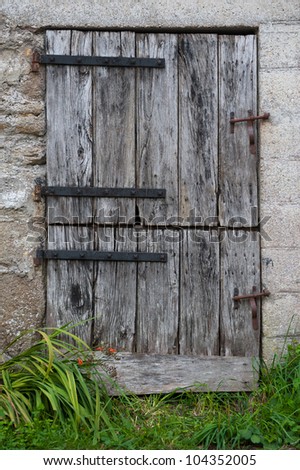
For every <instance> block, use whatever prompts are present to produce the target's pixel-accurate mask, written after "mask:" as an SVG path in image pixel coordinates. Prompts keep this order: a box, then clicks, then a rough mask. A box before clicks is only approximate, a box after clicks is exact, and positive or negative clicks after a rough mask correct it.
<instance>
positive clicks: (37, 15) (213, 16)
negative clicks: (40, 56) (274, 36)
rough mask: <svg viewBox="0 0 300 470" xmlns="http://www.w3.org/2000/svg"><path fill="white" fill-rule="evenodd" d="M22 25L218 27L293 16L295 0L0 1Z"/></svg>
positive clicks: (299, 8)
mask: <svg viewBox="0 0 300 470" xmlns="http://www.w3.org/2000/svg"><path fill="white" fill-rule="evenodd" d="M2 2H3V7H2V9H3V11H4V13H6V14H9V15H10V16H11V17H13V18H15V21H16V22H17V23H18V24H19V25H22V26H30V27H34V28H40V27H45V26H50V25H51V26H53V25H55V26H65V27H80V28H99V27H105V28H118V27H119V28H146V27H148V28H154V27H155V28H174V27H175V28H180V27H181V28H183V27H185V28H224V27H233V26H235V27H257V26H259V24H261V23H267V22H276V21H285V22H288V21H292V22H293V21H295V20H296V19H299V17H300V5H299V2H298V0H290V1H286V0H273V1H272V2H270V1H269V0H251V2H250V1H247V2H245V1H244V0H225V1H224V0H214V1H213V2H211V1H207V0H187V1H184V2H183V1H182V0H110V1H109V2H108V1H107V0H72V1H71V0H65V1H61V0H52V1H51V2H44V1H42V0H23V1H22V2H20V1H19V0H4V1H3V0H2Z"/></svg>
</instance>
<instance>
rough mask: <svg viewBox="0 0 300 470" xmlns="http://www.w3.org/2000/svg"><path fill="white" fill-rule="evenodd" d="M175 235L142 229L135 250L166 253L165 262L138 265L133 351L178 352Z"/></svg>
mask: <svg viewBox="0 0 300 470" xmlns="http://www.w3.org/2000/svg"><path fill="white" fill-rule="evenodd" d="M179 235H180V234H179V233H178V232H176V231H173V230H160V229H153V230H152V229H149V230H147V229H145V230H141V231H140V233H139V241H138V250H139V251H148V252H153V253H157V252H162V253H167V255H168V261H167V263H149V262H148V263H139V265H138V288H137V299H138V300H137V301H138V305H137V330H136V350H137V352H143V353H154V352H156V353H160V354H176V353H178V321H179V309H178V299H179V246H180V244H179Z"/></svg>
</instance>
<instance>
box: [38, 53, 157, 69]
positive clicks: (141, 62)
mask: <svg viewBox="0 0 300 470" xmlns="http://www.w3.org/2000/svg"><path fill="white" fill-rule="evenodd" d="M37 64H45V65H79V66H81V65H93V66H97V67H152V68H153V67H154V68H164V67H165V59H160V58H158V59H152V58H147V57H100V56H83V55H56V54H49V55H45V54H38V53H37V52H35V53H34V54H33V58H32V66H33V70H36V69H37Z"/></svg>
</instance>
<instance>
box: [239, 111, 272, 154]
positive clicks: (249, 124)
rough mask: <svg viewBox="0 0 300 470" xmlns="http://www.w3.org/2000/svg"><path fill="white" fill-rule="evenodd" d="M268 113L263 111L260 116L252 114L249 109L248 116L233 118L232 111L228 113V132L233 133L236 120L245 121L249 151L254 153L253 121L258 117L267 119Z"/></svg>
mask: <svg viewBox="0 0 300 470" xmlns="http://www.w3.org/2000/svg"><path fill="white" fill-rule="evenodd" d="M269 117H270V113H264V114H261V115H260V116H253V111H252V110H251V109H249V111H248V117H246V118H235V117H234V113H230V132H231V134H234V125H235V124H236V123H237V122H247V128H248V135H249V145H250V153H252V154H253V155H255V154H256V145H255V138H254V121H257V120H258V119H264V120H265V119H269Z"/></svg>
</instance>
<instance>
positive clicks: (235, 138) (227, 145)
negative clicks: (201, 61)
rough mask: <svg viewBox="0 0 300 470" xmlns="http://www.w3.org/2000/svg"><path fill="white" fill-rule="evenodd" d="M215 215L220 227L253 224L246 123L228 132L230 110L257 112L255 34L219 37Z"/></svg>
mask: <svg viewBox="0 0 300 470" xmlns="http://www.w3.org/2000/svg"><path fill="white" fill-rule="evenodd" d="M219 68H220V91H219V95H220V102H219V123H220V130H219V142H220V143H219V149H220V157H219V158H220V161H219V170H220V173H219V188H220V191H219V218H220V224H221V225H223V226H231V227H234V226H235V227H237V225H236V224H237V223H238V222H241V225H242V226H248V227H249V226H255V225H257V211H256V216H254V214H255V210H253V209H252V210H251V208H252V207H254V208H256V209H257V204H258V203H257V156H256V155H252V154H251V153H250V146H249V136H248V131H247V124H246V123H239V124H235V126H234V134H231V133H230V113H231V112H233V113H234V115H235V117H237V118H238V117H241V118H243V117H247V116H248V110H252V111H253V113H254V114H256V113H257V103H256V101H257V97H256V93H257V90H256V80H257V78H256V74H257V71H256V37H255V36H254V35H247V36H220V39H219Z"/></svg>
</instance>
